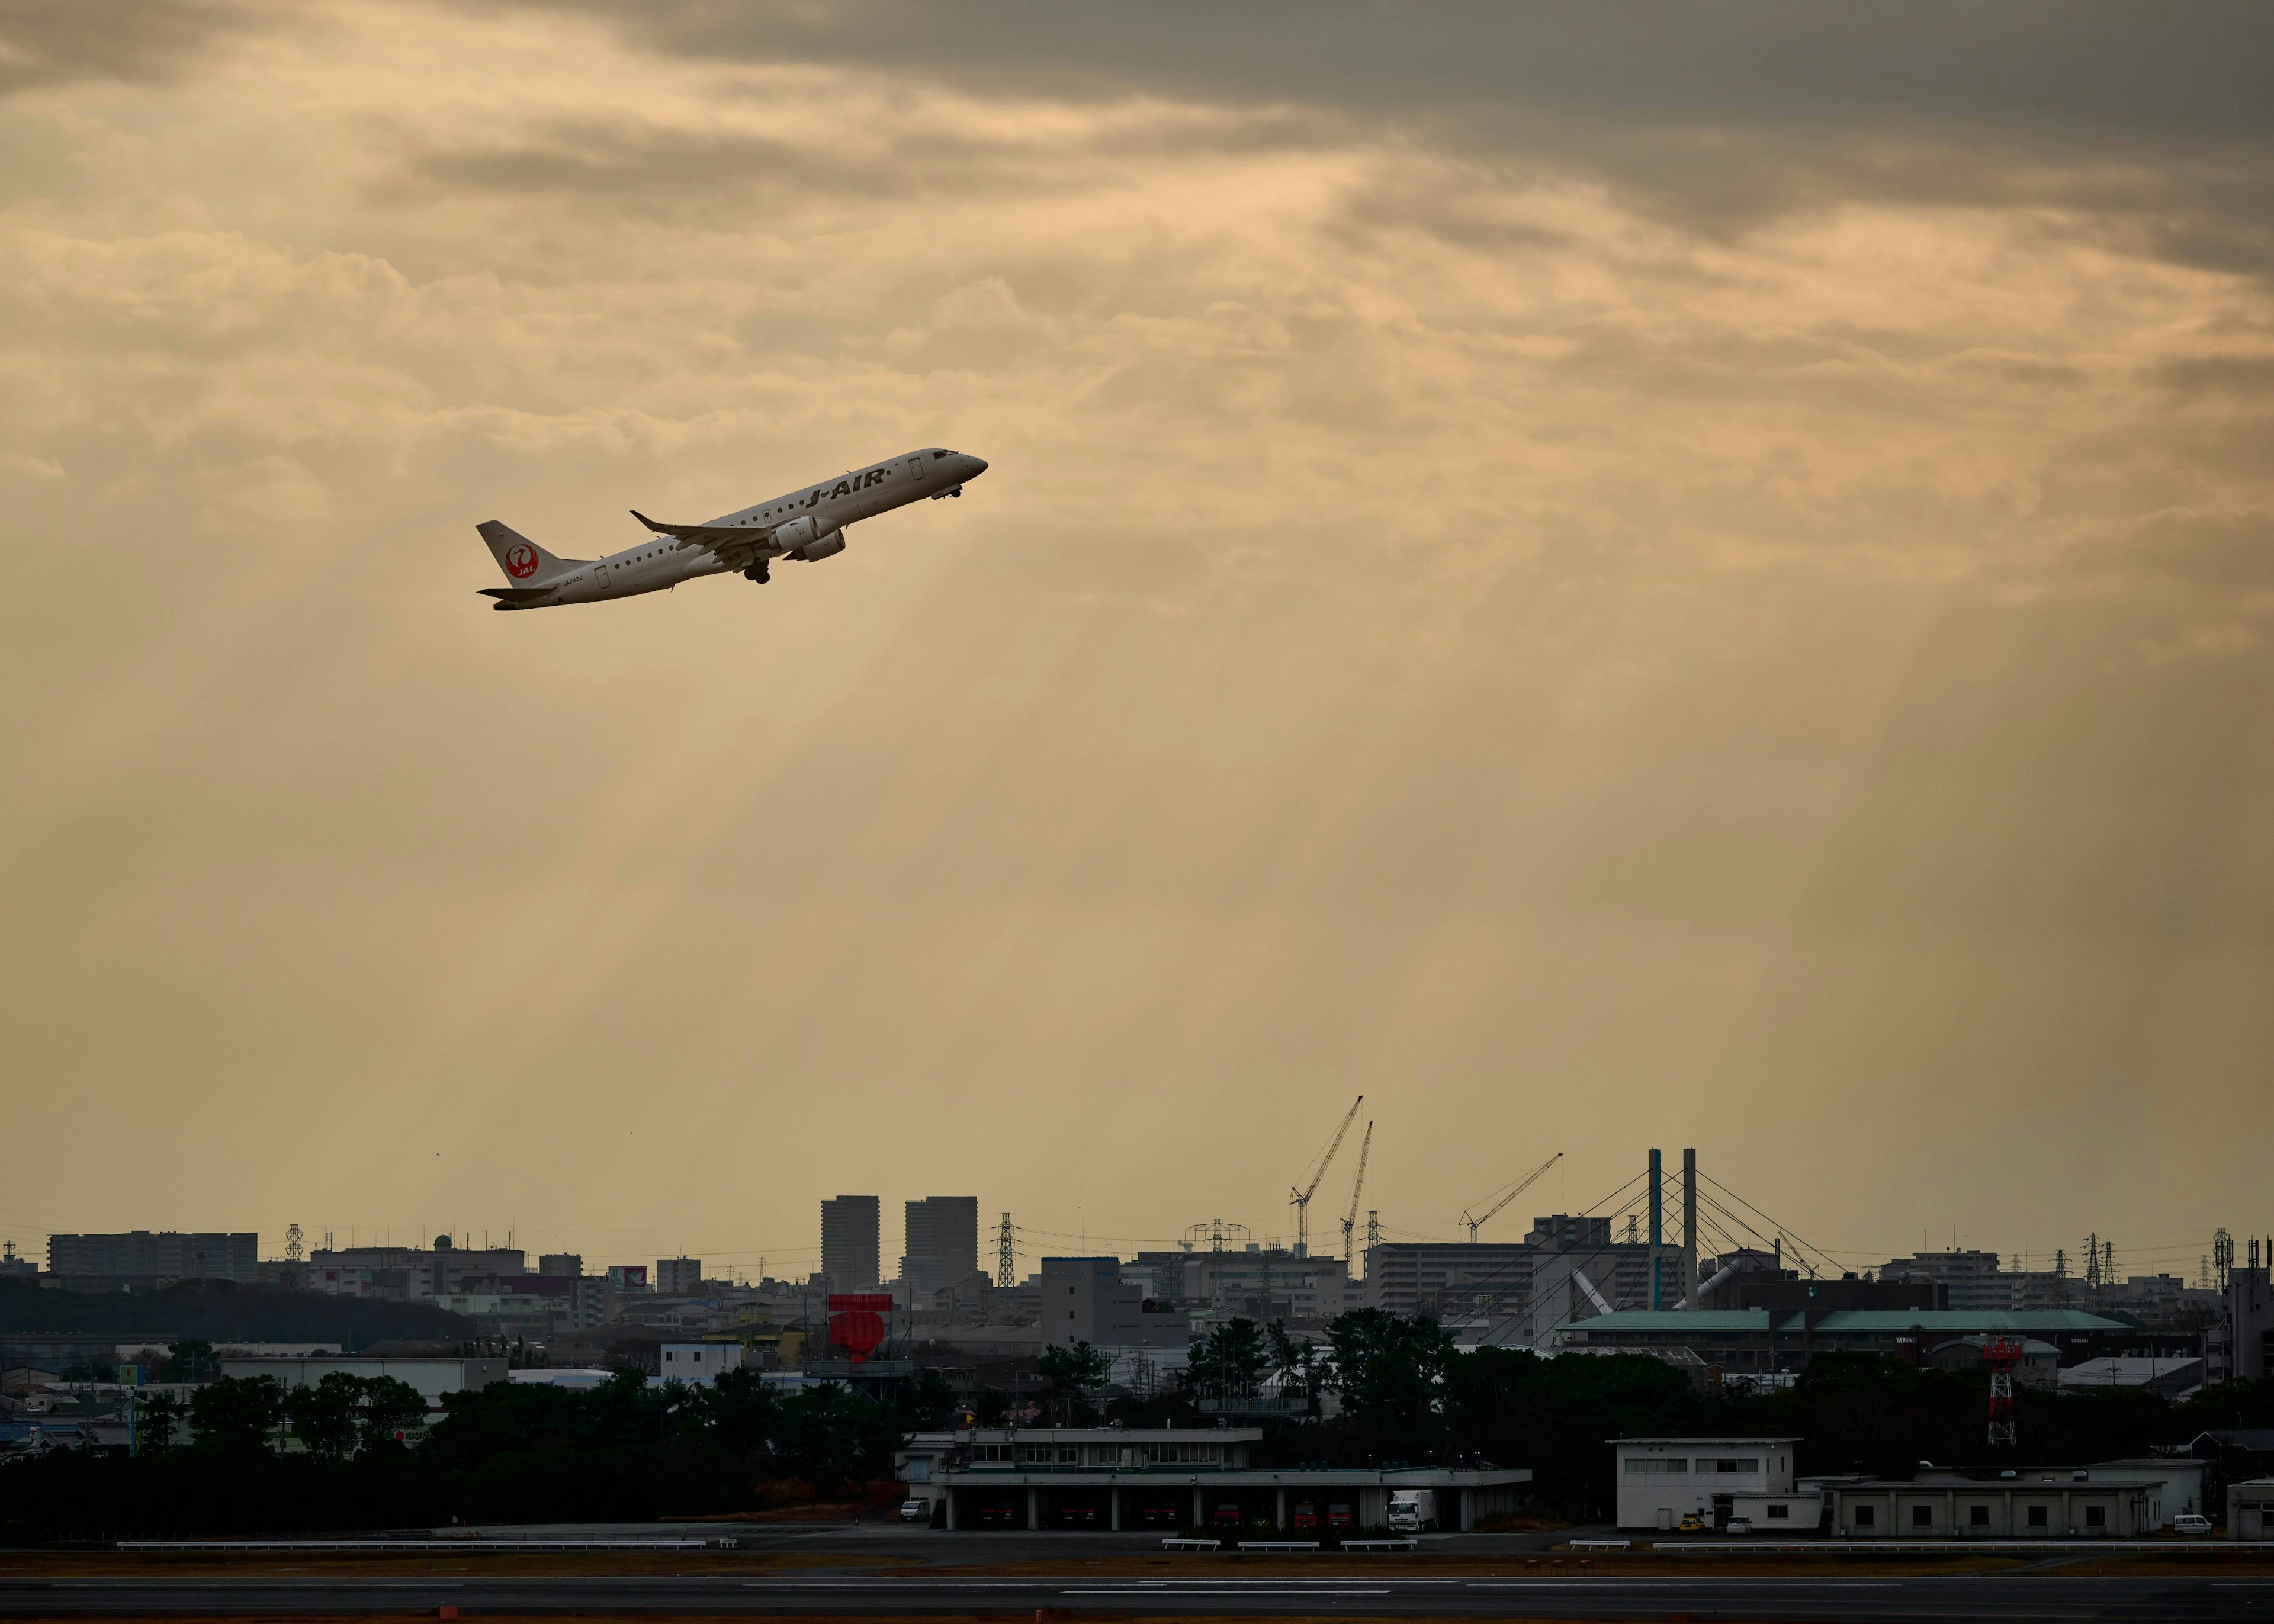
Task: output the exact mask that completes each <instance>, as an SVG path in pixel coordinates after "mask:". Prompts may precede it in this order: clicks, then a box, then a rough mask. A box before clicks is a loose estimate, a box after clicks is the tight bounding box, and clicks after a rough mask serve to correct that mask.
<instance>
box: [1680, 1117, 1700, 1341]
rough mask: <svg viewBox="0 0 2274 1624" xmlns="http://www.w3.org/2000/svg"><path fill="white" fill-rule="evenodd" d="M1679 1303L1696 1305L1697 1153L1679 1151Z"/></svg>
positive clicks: (1693, 1306) (1690, 1306)
mask: <svg viewBox="0 0 2274 1624" xmlns="http://www.w3.org/2000/svg"><path fill="white" fill-rule="evenodd" d="M1682 1305H1683V1307H1684V1308H1687V1309H1692V1310H1694V1309H1696V1308H1697V1306H1698V1153H1697V1152H1696V1151H1694V1150H1685V1151H1683V1153H1682Z"/></svg>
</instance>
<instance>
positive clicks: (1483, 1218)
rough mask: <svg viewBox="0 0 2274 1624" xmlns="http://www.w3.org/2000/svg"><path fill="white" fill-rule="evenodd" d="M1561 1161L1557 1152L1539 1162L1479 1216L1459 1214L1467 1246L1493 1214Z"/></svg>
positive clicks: (1475, 1238)
mask: <svg viewBox="0 0 2274 1624" xmlns="http://www.w3.org/2000/svg"><path fill="white" fill-rule="evenodd" d="M1562 1160H1563V1153H1562V1151H1560V1150H1559V1151H1557V1152H1556V1153H1555V1154H1554V1155H1552V1156H1550V1157H1548V1158H1547V1161H1545V1162H1541V1163H1540V1165H1539V1166H1538V1167H1536V1168H1534V1169H1532V1171H1530V1172H1529V1173H1526V1174H1525V1176H1524V1177H1522V1178H1520V1179H1518V1180H1517V1184H1516V1188H1515V1189H1513V1190H1511V1191H1510V1192H1508V1193H1507V1194H1506V1195H1504V1196H1502V1197H1501V1199H1499V1200H1497V1201H1495V1202H1494V1203H1493V1204H1492V1205H1491V1206H1490V1207H1487V1208H1485V1210H1484V1212H1483V1214H1481V1215H1480V1216H1478V1217H1475V1218H1472V1217H1470V1216H1469V1215H1468V1214H1466V1213H1463V1214H1461V1222H1463V1223H1465V1224H1467V1225H1468V1226H1469V1244H1470V1245H1472V1246H1473V1245H1475V1244H1477V1231H1478V1230H1479V1229H1483V1228H1484V1227H1485V1225H1486V1223H1487V1222H1489V1221H1490V1220H1491V1219H1492V1217H1493V1215H1494V1214H1496V1213H1498V1212H1499V1211H1500V1209H1501V1208H1502V1207H1506V1206H1507V1205H1508V1204H1509V1203H1510V1201H1513V1200H1514V1199H1516V1198H1517V1197H1518V1196H1520V1195H1522V1194H1523V1193H1524V1192H1525V1191H1527V1190H1529V1189H1531V1188H1532V1182H1533V1181H1534V1180H1535V1179H1537V1178H1538V1177H1540V1175H1541V1174H1542V1173H1545V1172H1546V1171H1547V1169H1549V1168H1552V1167H1554V1166H1555V1164H1556V1163H1557V1162H1561V1161H1562Z"/></svg>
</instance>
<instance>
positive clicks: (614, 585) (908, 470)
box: [474, 446, 987, 609]
mask: <svg viewBox="0 0 2274 1624" xmlns="http://www.w3.org/2000/svg"><path fill="white" fill-rule="evenodd" d="M986 471H987V463H986V462H985V460H984V459H983V458H980V457H975V456H968V455H965V454H964V453H962V452H960V451H950V450H947V449H945V447H938V446H926V447H923V448H922V450H920V451H909V452H904V453H902V454H901V455H899V456H896V457H892V458H890V459H889V460H887V461H885V462H871V463H870V464H869V466H868V467H866V468H862V469H857V470H850V471H848V472H847V473H846V474H845V476H844V477H842V478H838V479H824V480H821V481H819V482H817V483H816V484H813V485H807V486H806V487H805V488H804V489H802V490H800V491H793V492H790V493H789V494H788V495H787V496H778V497H775V498H774V499H773V500H772V501H765V502H760V503H758V504H757V506H756V507H751V508H743V509H742V510H741V511H740V512H738V513H730V514H727V515H725V516H724V517H722V518H717V519H713V520H712V521H711V522H710V523H708V524H659V523H657V522H656V521H655V520H653V519H651V518H649V517H648V516H647V515H645V514H644V513H642V512H640V511H639V509H638V508H633V509H632V517H633V518H635V519H637V520H638V521H639V522H640V523H642V524H644V525H646V526H647V527H648V529H649V530H651V532H653V533H652V534H651V536H650V537H649V538H648V540H647V541H645V542H644V543H643V544H641V545H638V546H636V547H629V548H627V549H625V550H624V551H623V552H621V553H610V554H609V555H608V556H607V557H606V558H601V559H564V558H555V557H553V554H551V553H547V552H546V550H545V549H544V548H542V547H540V546H538V545H537V544H536V543H535V542H533V541H531V540H530V539H529V538H528V537H526V536H523V535H522V534H521V533H520V532H518V531H516V530H508V529H507V528H506V527H505V526H504V525H502V524H500V523H498V522H497V521H496V520H495V519H489V520H486V521H484V522H483V523H480V524H478V525H476V526H475V527H474V528H475V529H476V530H478V531H479V532H480V533H481V538H482V539H483V540H484V541H486V542H487V543H488V544H489V549H490V552H491V553H492V554H493V556H494V557H495V558H496V559H497V561H498V568H500V569H502V570H504V571H505V573H506V578H507V579H508V580H509V581H511V582H512V583H513V584H512V585H511V586H492V587H484V588H483V589H482V596H483V597H485V598H496V599H497V600H498V601H497V602H496V603H495V604H493V605H491V606H492V607H493V608H496V609H551V608H553V607H555V606H557V605H561V604H599V603H606V602H608V601H609V600H611V599H613V598H636V597H638V596H639V595H640V594H641V593H643V592H660V591H662V590H665V589H666V588H667V587H674V586H677V585H678V584H679V583H681V582H682V581H693V580H697V579H698V578H699V577H701V576H704V575H726V574H728V573H729V572H731V571H734V570H740V571H741V572H742V576H743V578H744V579H746V580H749V581H755V582H758V583H761V584H763V583H764V582H765V581H766V579H767V572H766V566H767V565H768V564H769V563H770V562H772V560H775V559H794V560H797V561H798V562H800V563H807V564H811V563H817V562H819V561H820V560H823V559H825V558H830V557H833V556H834V555H835V554H837V553H842V552H844V551H845V527H846V526H847V525H848V524H851V523H853V522H854V521H855V520H856V519H871V518H874V517H876V515H878V514H880V513H890V512H891V511H892V509H893V508H905V507H907V505H908V504H909V503H910V502H913V501H920V500H922V499H923V498H925V497H930V498H931V499H932V500H934V501H937V500H939V499H940V498H941V497H943V496H960V495H962V494H963V485H964V482H965V481H966V480H968V479H976V478H977V477H979V476H980V475H982V474H983V473H985V472H986Z"/></svg>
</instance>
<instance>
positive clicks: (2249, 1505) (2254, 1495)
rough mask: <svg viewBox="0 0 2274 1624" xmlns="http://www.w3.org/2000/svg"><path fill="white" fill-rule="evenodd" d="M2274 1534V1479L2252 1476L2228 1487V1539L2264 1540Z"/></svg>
mask: <svg viewBox="0 0 2274 1624" xmlns="http://www.w3.org/2000/svg"><path fill="white" fill-rule="evenodd" d="M2270 1534H2274V1477H2250V1478H2246V1479H2245V1480H2244V1481H2242V1482H2240V1483H2230V1484H2228V1485H2226V1537H2227V1538H2229V1539H2264V1538H2267V1537H2268V1536H2269V1535H2270Z"/></svg>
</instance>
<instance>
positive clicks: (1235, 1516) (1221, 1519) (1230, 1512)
mask: <svg viewBox="0 0 2274 1624" xmlns="http://www.w3.org/2000/svg"><path fill="white" fill-rule="evenodd" d="M1209 1522H1211V1523H1213V1524H1215V1525H1216V1527H1217V1528H1238V1527H1239V1507H1238V1506H1236V1505H1234V1504H1232V1503H1231V1501H1230V1500H1226V1501H1225V1502H1224V1504H1223V1505H1221V1506H1218V1507H1216V1509H1215V1510H1214V1511H1211V1512H1209Z"/></svg>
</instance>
